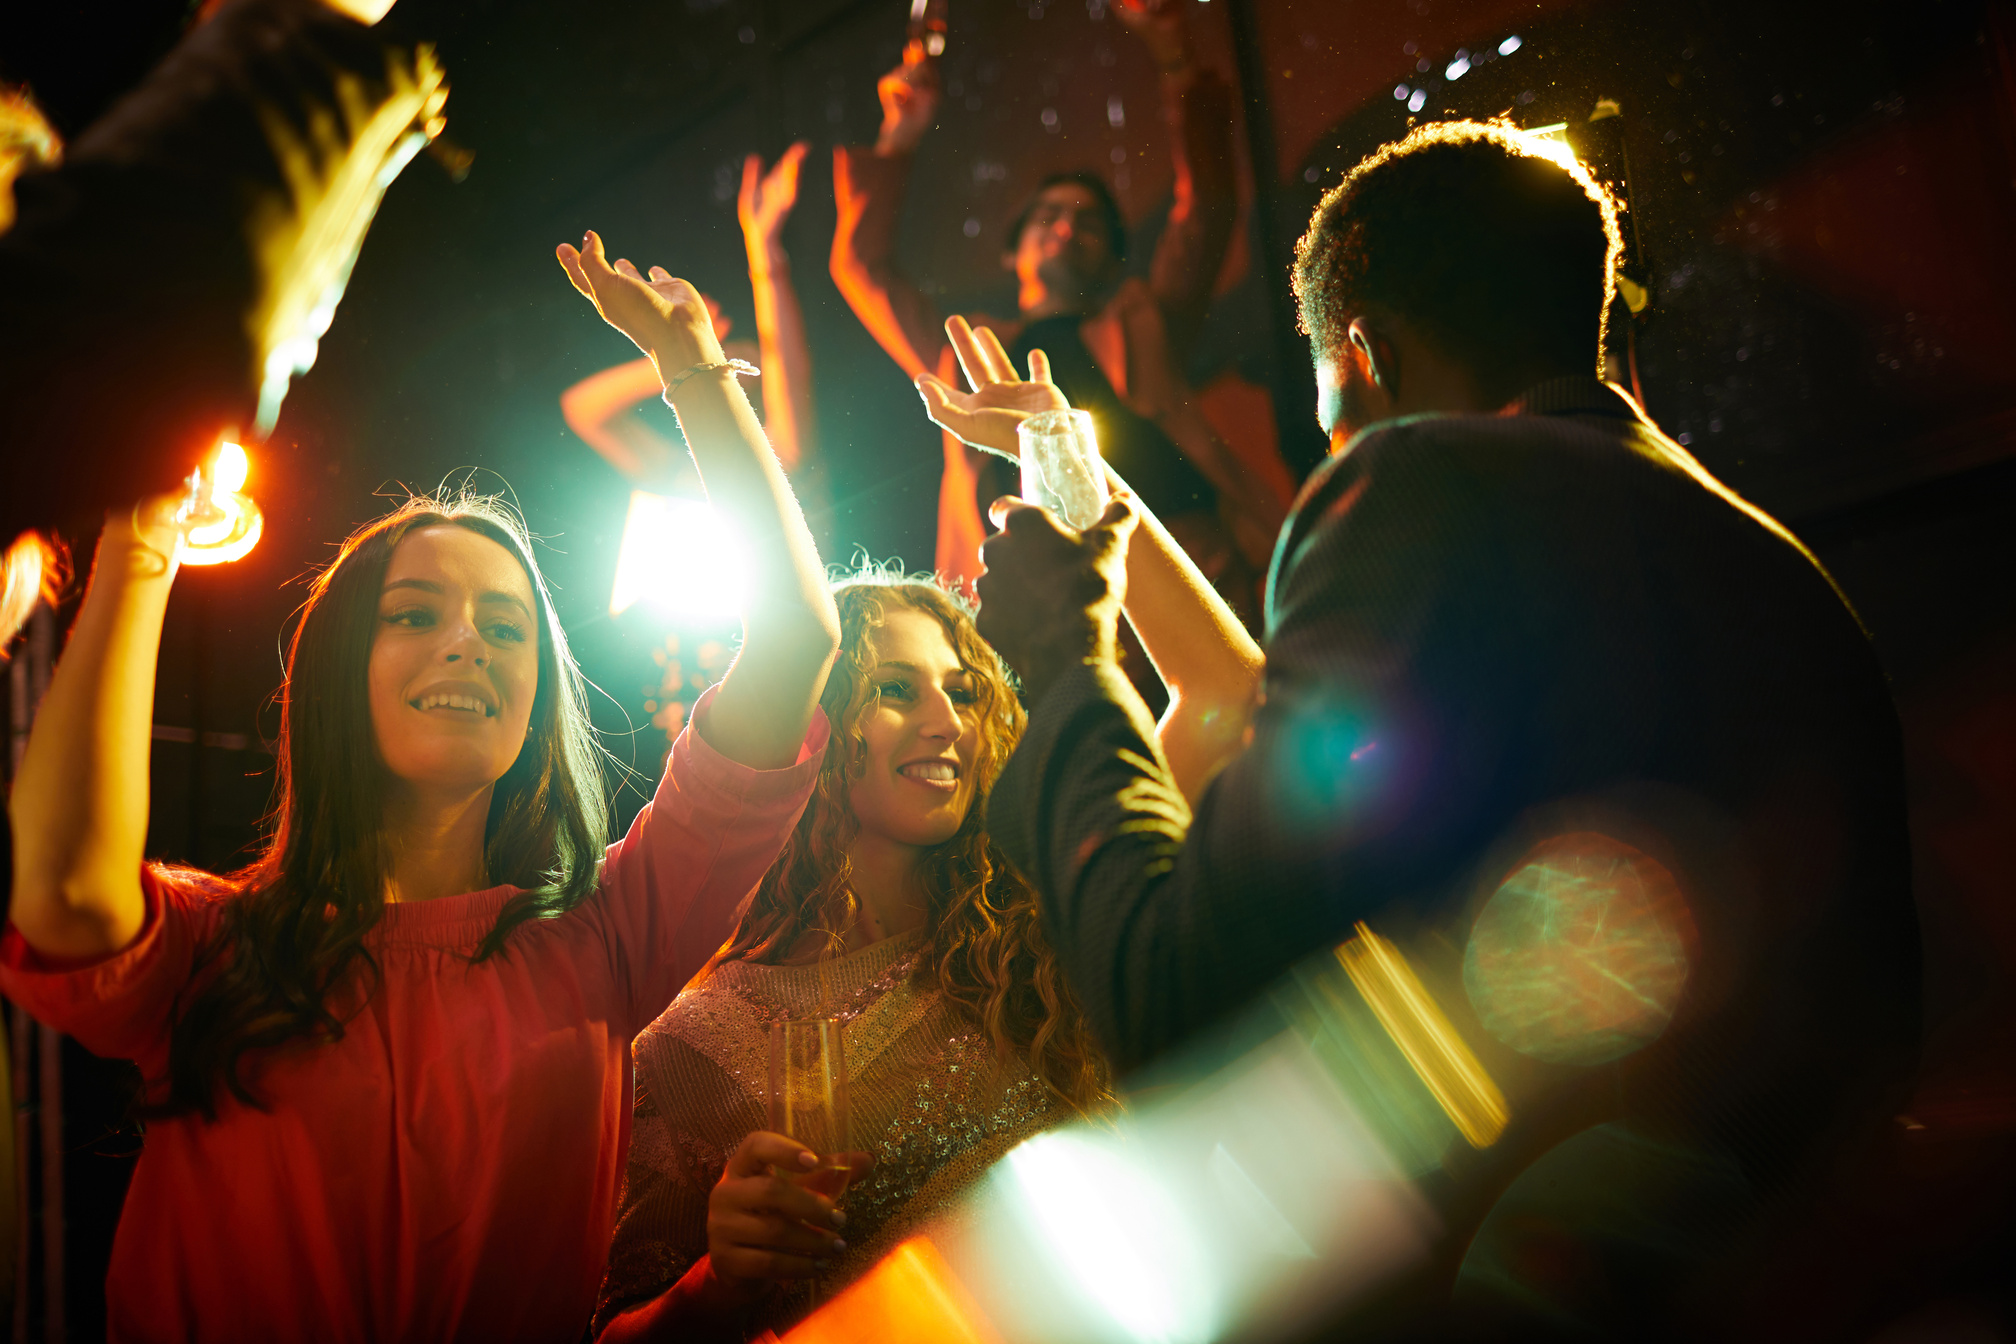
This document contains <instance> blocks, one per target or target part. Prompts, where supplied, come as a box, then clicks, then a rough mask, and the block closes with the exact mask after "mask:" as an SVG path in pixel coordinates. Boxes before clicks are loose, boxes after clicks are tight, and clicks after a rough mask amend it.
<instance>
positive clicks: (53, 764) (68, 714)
mask: <svg viewBox="0 0 2016 1344" xmlns="http://www.w3.org/2000/svg"><path fill="white" fill-rule="evenodd" d="M175 504H176V500H175V499H174V497H172V496H171V497H163V498H160V499H155V500H150V501H148V502H147V503H145V504H142V505H140V506H139V507H138V508H136V509H134V510H133V512H132V514H131V515H130V518H129V516H127V515H115V516H114V517H113V518H112V520H111V521H110V522H108V523H107V524H106V525H105V530H104V534H103V535H102V536H101V537H100V538H99V541H98V559H97V562H96V563H95V564H94V565H93V567H92V571H91V586H90V589H89V591H88V592H86V593H85V596H84V604H83V607H82V609H81V610H80V611H79V612H78V613H77V623H76V625H75V626H74V627H73V628H72V630H71V632H70V643H69V645H68V647H66V648H65V649H64V650H63V657H62V659H61V661H59V662H58V663H57V665H56V675H55V677H54V678H53V679H52V680H51V681H50V683H49V690H48V693H47V694H46V695H44V696H43V697H42V704H41V706H40V708H39V709H38V710H37V711H36V714H35V727H34V731H33V732H31V733H30V734H29V737H28V751H27V753H26V755H24V756H23V757H22V760H21V772H20V774H19V775H18V776H16V778H15V780H14V791H13V794H12V796H11V797H10V798H9V799H8V805H7V812H8V817H9V819H10V820H11V821H12V822H13V825H14V903H13V909H12V911H11V914H12V918H13V921H14V926H15V927H16V928H18V929H19V930H20V931H21V936H22V937H23V938H25V939H27V940H28V945H29V946H30V947H32V948H34V949H35V950H36V951H37V952H40V953H42V954H43V955H45V956H50V957H76V958H86V957H102V956H105V955H108V954H109V953H113V952H117V951H118V950H119V949H120V948H122V947H125V946H126V945H127V944H128V943H130V942H132V941H133V939H134V936H135V935H137V934H138V933H139V932H140V924H141V921H142V918H143V917H144V915H145V913H146V909H145V903H144V900H143V898H142V896H141V892H140V863H141V860H142V859H143V858H144V857H145V847H146V844H147V805H148V796H147V761H148V753H149V752H150V751H151V750H152V746H151V743H152V740H153V719H154V664H155V659H156V658H157V656H158V655H159V653H160V649H161V622H162V619H163V617H164V616H165V615H166V614H167V610H168V590H169V588H170V587H171V586H172V585H173V584H174V581H175V570H176V559H175V557H176V547H177V546H178V545H179V543H180V540H181V538H180V536H179V535H178V532H177V529H176V527H175V524H174V510H175Z"/></svg>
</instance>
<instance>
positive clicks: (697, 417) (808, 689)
mask: <svg viewBox="0 0 2016 1344" xmlns="http://www.w3.org/2000/svg"><path fill="white" fill-rule="evenodd" d="M583 241H584V244H585V246H584V247H583V248H582V249H581V250H578V251H577V250H576V249H575V248H573V247H571V246H568V245H567V244H565V243H563V244H561V246H560V248H559V257H560V264H561V265H562V266H564V267H565V268H566V270H567V275H568V278H569V279H571V280H572V281H573V282H574V287H575V288H576V289H578V290H580V291H581V293H582V294H584V295H586V296H587V297H588V299H589V300H590V301H591V302H592V303H594V305H595V308H596V311H597V312H599V313H601V314H602V317H603V320H605V321H606V322H608V323H609V325H610V326H612V327H615V328H616V329H617V330H618V331H620V332H622V333H623V334H624V335H625V336H628V337H629V338H630V339H631V340H632V341H634V342H635V343H636V345H637V348H638V349H639V350H642V351H643V352H644V353H645V354H646V355H648V356H649V357H650V359H651V362H652V363H653V364H654V365H656V366H657V369H658V377H659V382H660V384H661V385H663V386H664V387H665V388H666V393H665V399H666V400H667V401H669V402H671V403H672V409H673V411H674V412H675V413H676V414H677V415H678V417H679V428H680V429H681V431H683V432H684V434H685V435H686V444H687V447H688V448H690V449H691V450H692V453H693V462H694V465H695V466H696V467H698V468H699V470H700V479H701V482H702V484H704V485H705V486H706V488H707V499H708V502H709V503H710V504H712V505H713V506H714V508H716V509H718V510H719V511H720V512H721V515H722V516H723V518H724V519H725V520H726V521H727V522H728V523H729V524H730V526H731V528H732V530H733V531H734V533H735V534H736V535H737V536H739V537H740V538H741V539H742V543H743V546H744V549H745V559H746V561H747V564H748V567H749V574H750V578H751V585H750V591H749V595H748V598H747V601H746V604H745V606H744V609H743V612H742V651H741V653H740V654H738V655H737V656H736V659H735V665H734V666H733V667H732V668H730V669H729V671H728V677H727V680H726V681H725V682H724V683H723V684H722V687H721V690H720V692H719V693H718V694H717V695H716V696H715V698H714V704H713V707H712V709H711V711H710V713H709V718H708V723H707V741H708V742H709V744H711V745H712V746H713V747H714V749H715V750H716V751H719V752H720V753H721V754H722V755H724V756H726V757H728V758H729V759H730V760H732V761H738V762H740V763H741V764H743V765H747V766H751V767H754V768H756V769H759V770H769V769H780V768H782V767H784V766H787V765H790V764H791V763H792V762H793V761H795V760H796V759H797V755H798V748H799V745H800V743H802V742H803V741H804V739H805V730H806V728H807V727H808V726H809V725H810V723H811V721H812V711H813V710H814V708H816V707H817V705H818V702H819V692H820V690H821V688H822V687H824V685H825V683H826V673H827V671H828V669H830V668H831V667H832V665H833V655H834V651H835V650H836V649H838V648H839V644H840V617H839V613H838V612H837V611H835V610H834V607H833V596H832V594H831V593H830V592H828V591H827V587H826V571H825V567H824V566H823V565H822V564H821V563H820V560H819V552H818V548H817V547H815V546H814V545H813V542H812V534H811V532H810V531H808V530H807V529H806V526H805V519H804V516H803V515H802V514H801V513H800V512H799V509H798V501H797V499H796V498H795V497H794V496H793V495H792V493H791V486H790V485H789V483H787V482H786V481H785V479H784V472H783V470H782V469H781V468H780V467H779V466H778V464H777V458H776V456H775V455H774V454H773V453H771V451H770V444H769V442H768V440H766V439H765V438H764V437H763V428H762V426H761V425H760V424H758V423H757V420H756V413H755V411H754V410H753V409H751V407H750V405H749V399H748V397H746V396H744V395H743V393H742V386H741V383H740V381H739V380H738V379H737V378H736V377H735V375H734V373H733V372H732V371H730V370H729V369H728V368H727V367H726V363H725V360H724V359H723V356H722V354H721V342H720V341H718V340H717V339H715V336H714V326H713V323H712V322H711V321H709V320H708V317H707V308H706V305H705V304H704V303H703V302H702V300H701V298H700V294H699V292H698V291H697V290H695V289H694V288H693V286H691V285H689V284H687V283H686V282H685V281H684V280H677V279H674V278H673V277H672V276H671V275H670V274H669V273H667V272H666V271H665V270H664V268H663V267H658V266H654V267H652V268H651V278H650V279H648V280H647V279H646V278H645V277H644V276H642V275H640V274H638V272H637V268H636V267H634V266H632V265H631V264H630V263H629V262H628V261H618V262H617V263H616V265H615V266H613V267H612V266H610V265H609V262H608V260H607V258H606V256H605V254H604V252H603V249H602V240H601V239H600V238H599V237H597V236H596V235H595V234H593V233H589V234H588V235H587V236H586V237H585V239H584V240H583ZM675 384H676V386H675Z"/></svg>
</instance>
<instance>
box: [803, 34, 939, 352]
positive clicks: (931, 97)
mask: <svg viewBox="0 0 2016 1344" xmlns="http://www.w3.org/2000/svg"><path fill="white" fill-rule="evenodd" d="M875 91H876V93H877V94H878V95H880V97H881V99H882V133H881V135H880V137H879V138H878V139H877V140H876V142H875V148H874V149H873V150H872V151H871V150H866V149H862V148H859V147H855V146H847V145H836V146H835V147H834V150H833V202H834V205H835V206H836V207H837V208H838V211H839V220H838V222H837V223H836V224H835V226H834V229H833V255H832V259H831V262H830V263H829V265H830V269H831V271H832V274H833V283H834V284H835V285H837V286H839V289H840V293H841V294H842V295H843V296H844V297H845V298H846V300H847V306H848V307H850V308H852V309H853V310H854V316H856V317H858V318H860V319H861V325H862V326H864V327H866V328H868V334H869V335H871V336H873V337H874V338H875V340H876V342H877V343H878V344H879V345H881V347H882V348H883V349H884V350H887V351H888V352H889V357H890V358H891V359H893V360H895V361H896V362H897V363H898V364H900V365H901V366H902V367H903V372H905V373H907V374H909V375H910V376H911V377H912V378H915V377H916V376H917V375H918V374H920V373H923V372H925V371H926V370H929V369H933V368H936V367H937V364H938V355H939V352H941V351H942V350H943V349H944V348H945V341H944V338H943V337H942V336H941V335H939V330H938V310H937V308H936V306H935V305H933V304H932V302H931V300H930V299H928V298H926V297H925V296H924V292H923V291H922V290H920V289H918V288H917V286H916V285H915V284H914V283H913V282H912V281H911V280H910V279H909V277H907V276H905V275H904V274H903V273H902V272H901V271H899V270H898V269H897V268H896V264H895V261H894V253H895V250H896V224H897V221H898V219H899V218H900V217H901V215H902V211H903V194H904V188H905V187H906V185H907V184H908V181H909V177H910V158H911V155H912V154H913V153H914V152H915V151H916V149H917V145H918V143H919V142H920V141H922V140H923V138H924V133H925V132H926V131H928V130H930V129H931V123H932V122H933V121H935V120H936V119H937V116H938V67H937V62H936V61H935V60H932V59H931V58H929V57H927V56H926V55H925V54H924V49H923V45H922V44H921V43H917V42H913V43H911V44H910V46H909V48H908V49H907V50H905V52H904V54H903V64H901V65H900V66H898V67H897V68H896V69H894V70H892V71H890V72H889V73H888V74H886V75H884V76H883V77H882V79H881V81H880V82H879V83H878V84H877V85H876V86H875Z"/></svg>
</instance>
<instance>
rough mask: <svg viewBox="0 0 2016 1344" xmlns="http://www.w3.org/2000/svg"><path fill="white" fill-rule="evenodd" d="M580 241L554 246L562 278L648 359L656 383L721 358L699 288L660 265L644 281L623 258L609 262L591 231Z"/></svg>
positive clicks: (599, 242)
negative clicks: (655, 373)
mask: <svg viewBox="0 0 2016 1344" xmlns="http://www.w3.org/2000/svg"><path fill="white" fill-rule="evenodd" d="M581 241H582V247H581V248H579V249H576V248H575V247H573V246H572V245H570V244H568V243H562V244H560V246H559V248H558V249H556V253H557V255H558V256H559V258H560V265H561V267H562V268H563V269H565V270H566V272H567V278H568V279H569V280H571V281H573V282H574V288H576V289H578V290H580V291H581V293H582V294H583V295H584V296H585V297H586V298H587V299H588V301H589V302H590V303H592V304H594V305H595V311H596V312H598V313H600V314H601V315H602V320H603V321H604V322H607V323H608V324H609V325H610V326H612V327H614V328H616V330H618V331H620V332H622V333H623V334H624V335H625V336H628V337H629V338H630V339H631V341H633V342H634V343H635V344H636V346H637V348H638V349H639V350H642V351H643V352H644V353H645V354H646V355H649V356H650V357H651V361H652V363H654V364H656V365H657V366H658V376H659V378H660V380H661V381H662V380H664V379H667V378H670V377H673V376H674V375H676V374H678V373H679V372H680V371H681V370H683V369H688V368H691V367H692V366H693V365H695V364H718V363H720V362H721V359H722V354H721V341H720V339H719V338H718V337H717V336H716V335H715V334H714V323H713V321H712V319H711V318H709V316H708V314H707V303H706V300H704V299H702V298H701V297H700V291H699V290H697V289H695V288H693V286H692V285H690V284H688V283H686V282H685V281H684V280H679V279H675V278H674V277H673V275H672V273H671V272H669V271H667V270H666V269H665V268H664V267H663V266H653V267H652V268H651V276H650V278H649V279H646V278H645V277H644V276H642V275H639V274H638V273H637V268H636V267H635V266H633V265H631V264H630V263H629V261H627V260H619V261H617V263H616V264H615V265H614V266H611V265H610V264H609V261H608V258H607V256H606V255H605V254H604V253H603V249H602V239H601V237H600V236H598V235H597V234H596V233H595V232H594V231H593V230H590V231H589V232H588V233H586V234H584V235H583V236H582V240H581Z"/></svg>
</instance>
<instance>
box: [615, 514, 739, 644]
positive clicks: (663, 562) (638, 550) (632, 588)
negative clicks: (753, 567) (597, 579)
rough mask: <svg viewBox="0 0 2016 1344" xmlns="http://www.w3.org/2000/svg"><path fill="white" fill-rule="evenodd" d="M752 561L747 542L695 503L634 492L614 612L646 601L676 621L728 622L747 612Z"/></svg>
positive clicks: (620, 558)
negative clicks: (680, 619) (685, 618)
mask: <svg viewBox="0 0 2016 1344" xmlns="http://www.w3.org/2000/svg"><path fill="white" fill-rule="evenodd" d="M748 591H749V561H748V555H747V552H746V551H745V550H744V548H743V545H742V539H741V537H739V536H738V535H737V534H736V533H735V531H734V530H733V529H732V528H730V527H729V526H728V524H727V523H726V522H725V521H724V520H723V519H722V518H721V517H720V515H718V514H716V513H715V512H714V510H713V508H712V507H710V506H709V505H708V504H706V503H705V502H703V501H701V500H697V499H676V498H668V497H666V496H664V495H654V494H652V493H651V492H650V491H648V490H633V491H631V493H630V516H629V517H628V519H627V520H625V522H624V524H623V544H622V546H621V548H620V549H619V550H618V552H617V556H616V583H615V586H614V588H613V589H612V590H611V591H610V594H609V614H610V615H611V616H619V615H621V614H622V613H623V612H624V611H626V610H628V609H629V608H630V607H631V606H632V605H633V604H635V603H637V602H640V601H641V602H643V603H645V604H646V605H648V606H650V607H653V608H655V609H656V610H658V611H661V612H663V613H665V614H666V615H670V616H687V617H698V618H704V619H710V620H725V619H728V618H732V617H734V616H737V615H739V614H740V613H741V611H742V604H743V600H744V598H745V597H746V596H747V594H748Z"/></svg>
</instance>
